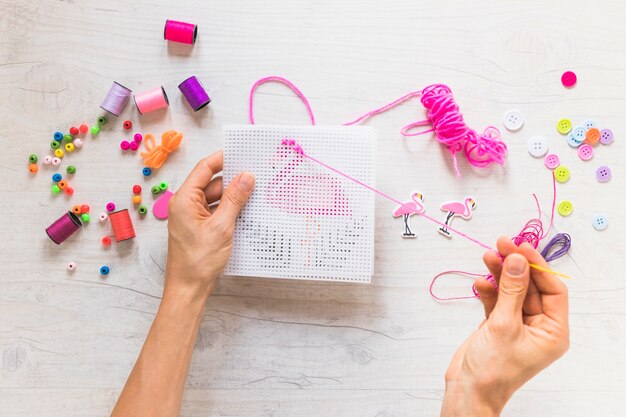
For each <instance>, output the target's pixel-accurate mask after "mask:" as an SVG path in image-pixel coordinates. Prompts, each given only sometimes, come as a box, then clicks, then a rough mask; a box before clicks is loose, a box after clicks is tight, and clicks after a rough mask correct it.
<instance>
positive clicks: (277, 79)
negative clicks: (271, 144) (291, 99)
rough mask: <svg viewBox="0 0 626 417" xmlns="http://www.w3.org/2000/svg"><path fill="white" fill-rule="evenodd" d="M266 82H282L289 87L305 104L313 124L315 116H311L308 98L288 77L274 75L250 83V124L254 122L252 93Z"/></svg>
mask: <svg viewBox="0 0 626 417" xmlns="http://www.w3.org/2000/svg"><path fill="white" fill-rule="evenodd" d="M268 82H277V83H281V84H284V85H286V86H287V87H289V88H290V89H291V90H292V91H293V92H294V93H296V96H298V97H299V98H300V100H302V102H303V103H304V105H305V106H306V110H307V112H308V113H309V117H310V118H311V124H312V125H315V116H313V109H311V105H310V104H309V100H307V98H306V97H305V95H304V94H303V93H302V91H300V89H299V88H298V87H296V86H295V84H294V83H292V82H291V81H289V80H288V79H286V78H283V77H279V76H276V75H272V76H269V77H265V78H261V79H260V80H258V81H257V82H255V83H254V84H253V85H252V88H251V89H250V97H249V99H248V117H249V119H250V124H254V93H255V92H256V90H257V88H259V87H260V86H261V85H262V84H265V83H268Z"/></svg>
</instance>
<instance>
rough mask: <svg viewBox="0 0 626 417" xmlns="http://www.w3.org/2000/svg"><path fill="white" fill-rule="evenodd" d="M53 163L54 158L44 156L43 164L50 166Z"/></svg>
mask: <svg viewBox="0 0 626 417" xmlns="http://www.w3.org/2000/svg"><path fill="white" fill-rule="evenodd" d="M51 163H52V157H51V156H50V155H44V157H43V164H44V165H50V164H51Z"/></svg>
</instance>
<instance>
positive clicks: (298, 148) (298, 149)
mask: <svg viewBox="0 0 626 417" xmlns="http://www.w3.org/2000/svg"><path fill="white" fill-rule="evenodd" d="M282 145H287V146H290V147H291V149H292V150H293V151H294V152H295V153H297V154H299V155H302V156H303V157H305V158H307V159H309V160H311V161H313V162H315V163H316V164H318V165H321V166H323V167H324V168H326V169H329V170H330V171H332V172H334V173H336V174H339V175H341V176H343V177H345V178H347V179H349V180H350V181H352V182H354V183H356V184H358V185H360V186H362V187H365V188H367V189H368V190H370V191H373V192H375V193H376V194H378V195H380V196H381V197H384V198H386V199H387V200H389V201H393V202H394V203H396V204H398V205H399V206H402V207H404V208H405V209H407V210H410V209H411V207H409V206H407V205H406V204H405V203H403V202H402V201H400V200H398V199H396V198H393V197H392V196H390V195H388V194H386V193H384V192H382V191H380V190H377V189H376V188H374V187H372V186H370V185H368V184H366V183H364V182H363V181H360V180H358V179H356V178H354V177H351V176H350V175H348V174H346V173H344V172H341V171H339V170H338V169H336V168H333V167H332V166H330V165H328V164H325V163H324V162H322V161H320V160H319V159H316V158H314V157H313V156H311V155H309V154H307V153H306V152H304V149H302V147H301V146H300V145H298V144H297V143H296V142H295V140H293V139H283V141H282ZM419 215H420V216H421V217H424V218H425V219H428V220H430V221H431V222H433V223H436V224H438V225H439V226H443V227H446V228H447V229H448V230H449V231H451V232H454V233H456V234H457V235H459V236H462V237H464V238H465V239H467V240H469V241H470V242H474V243H475V244H477V245H479V246H481V247H483V248H485V249H487V250H493V248H492V247H491V246H489V245H487V244H485V243H482V242H481V241H479V240H478V239H475V238H473V237H471V236H469V235H467V234H465V233H463V232H460V231H458V230H456V229H453V228H452V227H450V226H446V225H445V224H444V223H442V222H440V221H439V220H437V219H435V218H433V217H430V216H429V215H427V214H425V213H419Z"/></svg>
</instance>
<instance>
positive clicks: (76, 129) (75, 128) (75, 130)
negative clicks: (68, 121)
mask: <svg viewBox="0 0 626 417" xmlns="http://www.w3.org/2000/svg"><path fill="white" fill-rule="evenodd" d="M70 135H74V136H76V135H78V128H77V127H75V126H72V127H70Z"/></svg>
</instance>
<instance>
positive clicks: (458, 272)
mask: <svg viewBox="0 0 626 417" xmlns="http://www.w3.org/2000/svg"><path fill="white" fill-rule="evenodd" d="M449 274H454V275H465V276H467V277H470V278H474V279H478V278H483V279H486V280H487V281H489V282H490V283H491V285H494V287H497V284H496V283H495V280H494V279H493V276H492V275H491V274H475V273H473V272H465V271H453V270H452V271H443V272H440V273H439V274H437V275H435V277H434V278H433V279H432V281H430V286H429V287H428V291H429V292H430V295H431V297H433V298H434V299H435V300H438V301H452V300H469V299H474V298H480V296H479V295H478V291H477V290H476V286H475V285H472V291H473V292H474V295H464V296H462V297H439V296H437V295H435V292H434V290H433V289H434V287H435V282H436V281H437V280H438V279H439V278H440V277H442V276H444V275H449Z"/></svg>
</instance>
